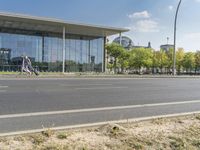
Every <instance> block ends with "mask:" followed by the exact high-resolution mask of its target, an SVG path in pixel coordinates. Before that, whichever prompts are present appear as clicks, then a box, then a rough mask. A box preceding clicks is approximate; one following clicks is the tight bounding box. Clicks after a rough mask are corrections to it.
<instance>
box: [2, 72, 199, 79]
mask: <svg viewBox="0 0 200 150" xmlns="http://www.w3.org/2000/svg"><path fill="white" fill-rule="evenodd" d="M0 78H200V76H198V75H195V76H194V75H180V76H172V75H136V74H133V75H129V74H105V73H64V74H63V73H54V72H52V73H45V72H44V73H40V75H39V76H35V75H32V76H28V75H26V74H21V73H19V72H13V73H11V72H8V73H6V72H3V73H1V72H0Z"/></svg>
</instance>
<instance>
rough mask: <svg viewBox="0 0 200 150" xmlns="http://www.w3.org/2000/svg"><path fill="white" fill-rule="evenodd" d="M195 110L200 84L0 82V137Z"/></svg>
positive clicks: (162, 80)
mask: <svg viewBox="0 0 200 150" xmlns="http://www.w3.org/2000/svg"><path fill="white" fill-rule="evenodd" d="M197 111H200V79H198V78H197V79H192V78H188V79H183V78H181V79H179V78H174V79H172V78H160V79H158V78H157V79H117V78H115V79H103V78H99V79H98V78H96V79H56V78H54V79H0V133H9V132H17V131H25V130H35V129H41V128H42V127H47V128H48V127H61V126H62V127H64V126H73V125H80V124H89V123H97V122H106V121H112V120H123V119H131V118H140V117H150V116H157V115H168V114H175V113H185V112H197Z"/></svg>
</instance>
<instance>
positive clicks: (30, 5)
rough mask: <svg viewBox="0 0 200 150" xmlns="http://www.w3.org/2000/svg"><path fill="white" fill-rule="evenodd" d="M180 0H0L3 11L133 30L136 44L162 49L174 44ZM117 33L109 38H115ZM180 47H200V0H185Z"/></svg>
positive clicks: (182, 7)
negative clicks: (150, 45) (175, 19)
mask: <svg viewBox="0 0 200 150" xmlns="http://www.w3.org/2000/svg"><path fill="white" fill-rule="evenodd" d="M178 2H179V0H0V11H1V12H12V13H21V14H28V15H34V16H41V17H51V18H57V19H62V20H65V21H73V22H80V23H89V24H95V25H104V26H112V27H121V28H128V29H130V31H129V32H127V33H123V35H126V36H129V37H130V38H131V39H132V40H133V42H134V44H135V45H143V46H147V44H148V42H151V44H152V47H153V48H154V49H156V50H159V47H160V45H162V44H166V43H167V37H169V44H173V24H174V16H175V11H176V7H177V5H178ZM116 36H118V35H115V36H112V37H109V39H110V41H112V40H113V39H114V38H115V37H116ZM177 47H181V48H184V49H185V51H196V50H200V0H182V4H181V7H180V11H179V15H178V22H177Z"/></svg>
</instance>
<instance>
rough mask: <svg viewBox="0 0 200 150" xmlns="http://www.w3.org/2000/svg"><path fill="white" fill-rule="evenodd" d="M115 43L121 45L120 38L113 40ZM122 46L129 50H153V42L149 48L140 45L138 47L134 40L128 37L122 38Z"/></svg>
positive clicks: (149, 44)
mask: <svg viewBox="0 0 200 150" xmlns="http://www.w3.org/2000/svg"><path fill="white" fill-rule="evenodd" d="M113 43H118V44H120V37H117V38H115V39H114V40H113ZM121 45H122V46H123V47H124V48H125V49H127V50H131V49H134V48H152V47H151V42H149V43H148V45H147V46H140V45H138V46H136V45H134V43H133V41H132V39H131V38H129V37H127V36H122V37H121Z"/></svg>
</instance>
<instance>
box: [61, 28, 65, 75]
mask: <svg viewBox="0 0 200 150" xmlns="http://www.w3.org/2000/svg"><path fill="white" fill-rule="evenodd" d="M62 72H63V73H65V26H64V27H63V64H62Z"/></svg>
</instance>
